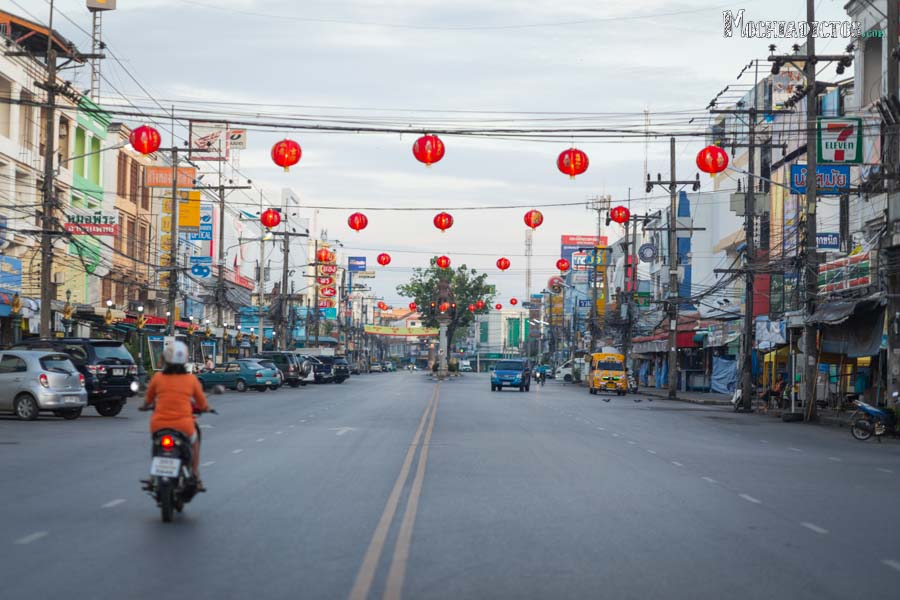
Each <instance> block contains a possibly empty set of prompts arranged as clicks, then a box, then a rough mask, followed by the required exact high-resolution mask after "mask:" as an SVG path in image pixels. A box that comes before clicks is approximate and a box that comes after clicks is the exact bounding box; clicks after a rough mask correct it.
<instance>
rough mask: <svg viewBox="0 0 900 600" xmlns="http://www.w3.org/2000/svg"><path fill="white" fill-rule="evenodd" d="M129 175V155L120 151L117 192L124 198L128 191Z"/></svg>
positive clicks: (117, 163)
mask: <svg viewBox="0 0 900 600" xmlns="http://www.w3.org/2000/svg"><path fill="white" fill-rule="evenodd" d="M127 177H128V155H127V154H125V153H124V152H119V157H118V160H117V161H116V194H117V195H118V196H121V197H123V198H124V197H125V192H126V191H127V181H126V178H127Z"/></svg>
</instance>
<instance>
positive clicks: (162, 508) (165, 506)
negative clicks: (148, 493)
mask: <svg viewBox="0 0 900 600" xmlns="http://www.w3.org/2000/svg"><path fill="white" fill-rule="evenodd" d="M159 512H160V516H162V521H163V523H171V522H172V518H173V517H174V514H175V487H174V486H173V485H172V483H171V482H168V481H164V482H161V483H160V484H159Z"/></svg>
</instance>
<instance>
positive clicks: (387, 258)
mask: <svg viewBox="0 0 900 600" xmlns="http://www.w3.org/2000/svg"><path fill="white" fill-rule="evenodd" d="M375 260H377V261H378V264H379V265H381V266H382V267H386V266H388V265H389V264H391V255H390V254H388V253H387V252H382V253H381V254H379V255H378V257H377V258H376V259H375Z"/></svg>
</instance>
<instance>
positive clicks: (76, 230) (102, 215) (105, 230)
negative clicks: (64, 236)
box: [63, 207, 119, 237]
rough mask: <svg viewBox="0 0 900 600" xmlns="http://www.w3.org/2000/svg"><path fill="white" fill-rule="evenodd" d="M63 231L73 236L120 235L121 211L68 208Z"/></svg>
mask: <svg viewBox="0 0 900 600" xmlns="http://www.w3.org/2000/svg"><path fill="white" fill-rule="evenodd" d="M65 210H66V216H65V222H64V223H63V229H65V230H66V231H67V232H69V233H71V234H72V235H94V236H96V235H109V236H113V237H116V236H118V235H119V211H117V210H109V211H104V210H93V211H92V210H90V209H86V208H74V207H67V208H66V209H65Z"/></svg>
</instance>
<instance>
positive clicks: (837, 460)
mask: <svg viewBox="0 0 900 600" xmlns="http://www.w3.org/2000/svg"><path fill="white" fill-rule="evenodd" d="M828 460H833V461H834V462H844V461H843V460H842V459H840V458H838V457H837V456H829V457H828Z"/></svg>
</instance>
